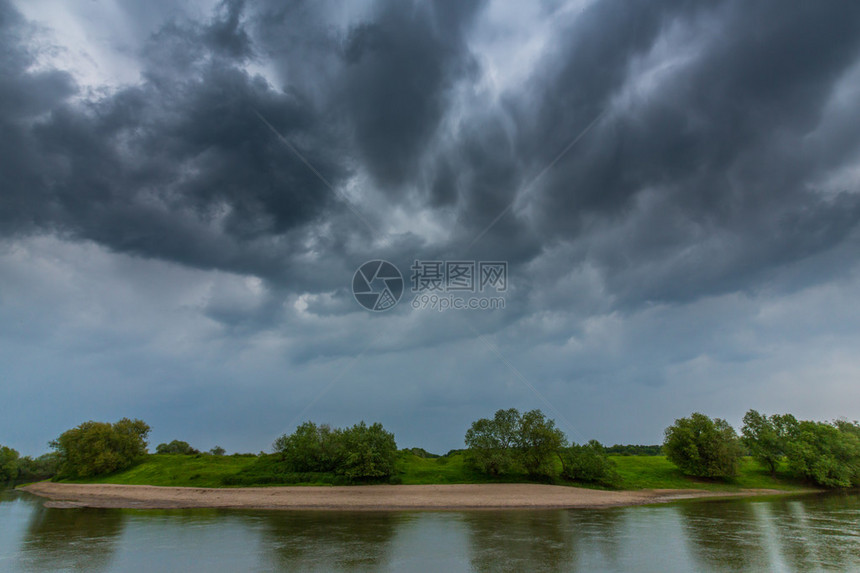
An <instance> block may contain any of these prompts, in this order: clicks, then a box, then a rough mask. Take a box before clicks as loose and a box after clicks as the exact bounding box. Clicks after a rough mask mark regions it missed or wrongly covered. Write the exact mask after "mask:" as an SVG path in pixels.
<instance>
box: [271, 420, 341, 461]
mask: <svg viewBox="0 0 860 573" xmlns="http://www.w3.org/2000/svg"><path fill="white" fill-rule="evenodd" d="M341 433H342V432H341V430H332V428H331V427H330V426H328V425H325V424H323V425H320V426H317V425H316V424H315V423H313V422H305V423H303V424H301V425H300V426H299V427H297V428H296V431H295V432H293V433H292V434H284V435H283V436H281V437H279V438H278V439H277V440H275V443H274V445H273V449H274V450H275V452H277V453H279V454H280V455H281V459H283V460H284V462H286V465H287V467H289V468H290V470H291V471H294V472H331V471H334V470H335V468H337V467H338V466H339V465H340V464H341V463H342V461H343V455H344V452H343V439H342V437H341V435H340V434H341Z"/></svg>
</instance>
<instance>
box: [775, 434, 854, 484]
mask: <svg viewBox="0 0 860 573" xmlns="http://www.w3.org/2000/svg"><path fill="white" fill-rule="evenodd" d="M787 453H788V465H789V468H791V470H792V472H793V473H794V474H795V475H797V476H798V477H801V478H804V479H808V480H810V481H812V482H813V483H815V484H817V485H821V486H825V487H839V488H842V487H857V486H860V426H858V425H857V423H856V422H855V423H853V424H852V423H849V422H845V421H839V422H836V423H835V424H827V423H824V422H812V421H803V422H799V423H798V424H797V428H796V430H795V431H794V432H793V434H792V436H791V439H790V440H789V442H788V447H787Z"/></svg>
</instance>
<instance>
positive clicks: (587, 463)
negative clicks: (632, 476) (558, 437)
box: [558, 440, 621, 486]
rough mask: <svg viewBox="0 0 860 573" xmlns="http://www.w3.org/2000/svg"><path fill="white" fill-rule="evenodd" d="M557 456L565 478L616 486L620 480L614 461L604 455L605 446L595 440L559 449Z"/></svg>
mask: <svg viewBox="0 0 860 573" xmlns="http://www.w3.org/2000/svg"><path fill="white" fill-rule="evenodd" d="M558 457H559V459H560V460H561V467H562V469H561V476H562V477H563V478H565V479H569V480H571V481H579V482H586V483H599V484H602V485H607V486H617V485H618V484H619V483H620V482H621V476H620V475H618V472H617V471H616V469H615V462H613V461H612V460H611V459H610V458H609V456H608V455H606V448H604V447H603V444H601V443H600V442H598V441H597V440H591V441H589V442H588V443H587V444H583V445H581V446H580V445H577V444H571V446H570V447H569V448H566V449H562V450H560V451H559V453H558Z"/></svg>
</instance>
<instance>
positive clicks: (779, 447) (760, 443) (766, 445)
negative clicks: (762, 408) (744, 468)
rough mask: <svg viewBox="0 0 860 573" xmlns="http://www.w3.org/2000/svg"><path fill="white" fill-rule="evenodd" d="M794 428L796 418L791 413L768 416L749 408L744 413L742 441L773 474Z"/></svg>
mask: <svg viewBox="0 0 860 573" xmlns="http://www.w3.org/2000/svg"><path fill="white" fill-rule="evenodd" d="M796 428H797V420H796V419H795V417H794V416H792V415H791V414H785V415H773V416H770V417H768V416H765V415H764V414H760V413H758V412H756V411H755V410H750V411H749V412H747V413H746V414H745V415H744V427H743V430H742V432H743V443H744V445H745V446H746V447H747V449H748V450H749V452H750V454H751V455H752V457H753V458H754V459H755V460H756V461H757V462H759V463H760V464H761V465H763V466H764V467H765V468H767V469H768V470H769V471H770V473H771V475H775V474H776V469H777V468H778V467H779V462H780V461H782V459H783V458H784V457H785V454H786V451H787V448H788V441H789V439H790V436H791V434H792V433H793V432H794V431H795V430H796Z"/></svg>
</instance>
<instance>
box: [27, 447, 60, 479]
mask: <svg viewBox="0 0 860 573" xmlns="http://www.w3.org/2000/svg"><path fill="white" fill-rule="evenodd" d="M59 468H60V456H59V454H57V452H49V453H47V454H42V455H41V456H39V457H38V458H35V459H33V458H31V457H30V456H24V457H22V458H21V459H19V460H18V480H19V481H25V482H33V481H41V480H43V479H48V478H52V477H54V476H55V475H57V472H58V471H59Z"/></svg>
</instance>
